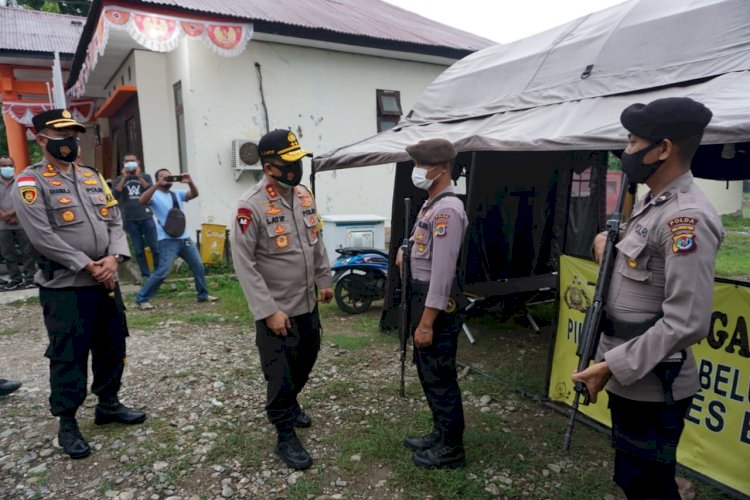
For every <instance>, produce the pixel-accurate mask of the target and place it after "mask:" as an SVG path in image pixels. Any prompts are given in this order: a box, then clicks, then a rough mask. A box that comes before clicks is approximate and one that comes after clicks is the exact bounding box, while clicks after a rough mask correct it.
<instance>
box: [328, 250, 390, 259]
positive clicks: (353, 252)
mask: <svg viewBox="0 0 750 500" xmlns="http://www.w3.org/2000/svg"><path fill="white" fill-rule="evenodd" d="M336 252H337V253H338V254H339V255H341V256H345V255H360V254H363V253H374V254H377V255H381V256H383V257H385V258H386V259H387V258H388V253H386V252H385V251H384V250H378V249H377V248H362V247H346V248H337V249H336Z"/></svg>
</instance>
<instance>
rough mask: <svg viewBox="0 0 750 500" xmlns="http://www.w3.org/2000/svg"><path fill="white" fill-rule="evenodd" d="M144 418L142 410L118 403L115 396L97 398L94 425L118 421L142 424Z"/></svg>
mask: <svg viewBox="0 0 750 500" xmlns="http://www.w3.org/2000/svg"><path fill="white" fill-rule="evenodd" d="M145 420H146V414H145V413H143V412H142V411H138V410H134V409H133V408H128V407H127V406H125V405H124V404H122V403H120V401H119V400H117V398H114V399H109V400H101V399H100V400H99V404H98V405H96V410H95V412H94V423H95V424H96V425H104V424H109V423H110V422H118V423H120V424H142V423H143V422H144V421H145Z"/></svg>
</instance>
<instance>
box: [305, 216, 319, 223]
mask: <svg viewBox="0 0 750 500" xmlns="http://www.w3.org/2000/svg"><path fill="white" fill-rule="evenodd" d="M307 220H309V221H310V224H317V223H318V218H317V217H315V216H314V215H311V216H310V217H309V218H308V219H307Z"/></svg>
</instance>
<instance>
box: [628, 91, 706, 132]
mask: <svg viewBox="0 0 750 500" xmlns="http://www.w3.org/2000/svg"><path fill="white" fill-rule="evenodd" d="M712 116H713V115H712V113H711V110H710V109H708V108H707V107H706V106H704V105H703V104H701V103H699V102H698V101H694V100H692V99H690V98H689V97H667V98H664V99H657V100H655V101H652V102H650V103H649V104H641V103H637V104H631V105H630V106H628V107H627V108H625V110H624V111H623V112H622V114H621V115H620V121H621V122H622V125H623V126H624V127H625V128H626V129H627V130H628V131H629V132H631V133H633V134H635V135H637V136H638V137H643V138H644V139H649V140H652V141H660V140H662V139H672V140H676V141H679V140H682V139H686V138H688V137H691V136H693V135H697V134H700V133H702V132H703V129H705V128H706V125H708V122H710V121H711V117H712Z"/></svg>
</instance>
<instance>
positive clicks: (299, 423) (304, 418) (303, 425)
mask: <svg viewBox="0 0 750 500" xmlns="http://www.w3.org/2000/svg"><path fill="white" fill-rule="evenodd" d="M311 425H312V419H311V418H310V417H309V416H308V415H307V413H305V410H303V409H302V408H300V409H299V414H298V415H297V417H296V418H295V419H294V426H295V427H299V428H300V429H307V428H308V427H310V426H311Z"/></svg>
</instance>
